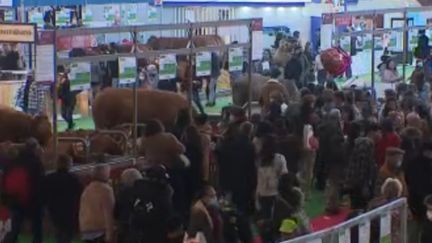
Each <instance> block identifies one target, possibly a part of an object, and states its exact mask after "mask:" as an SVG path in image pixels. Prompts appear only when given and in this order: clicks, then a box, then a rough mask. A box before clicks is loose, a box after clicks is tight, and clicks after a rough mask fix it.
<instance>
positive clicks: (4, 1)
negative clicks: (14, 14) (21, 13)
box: [0, 0, 13, 8]
mask: <svg viewBox="0 0 432 243" xmlns="http://www.w3.org/2000/svg"><path fill="white" fill-rule="evenodd" d="M12 3H13V1H12V0H0V7H9V8H10V7H13V5H12Z"/></svg>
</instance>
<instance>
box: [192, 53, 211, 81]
mask: <svg viewBox="0 0 432 243" xmlns="http://www.w3.org/2000/svg"><path fill="white" fill-rule="evenodd" d="M195 62H196V76H197V77H203V76H210V74H211V65H212V60H211V53H210V52H198V53H197V54H196V60H195Z"/></svg>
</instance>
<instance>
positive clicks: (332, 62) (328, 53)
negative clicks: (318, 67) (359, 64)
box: [321, 48, 351, 76]
mask: <svg viewBox="0 0 432 243" xmlns="http://www.w3.org/2000/svg"><path fill="white" fill-rule="evenodd" d="M321 62H322V64H323V66H324V69H325V70H326V71H327V72H329V73H330V74H331V75H334V76H340V75H342V74H344V73H345V71H346V70H347V69H348V68H349V66H350V65H351V56H350V55H349V54H348V53H347V52H346V51H344V50H342V49H341V48H329V49H326V50H324V51H322V52H321Z"/></svg>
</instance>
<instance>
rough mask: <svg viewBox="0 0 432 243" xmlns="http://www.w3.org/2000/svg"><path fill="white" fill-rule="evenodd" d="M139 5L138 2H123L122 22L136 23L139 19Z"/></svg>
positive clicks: (127, 23)
mask: <svg viewBox="0 0 432 243" xmlns="http://www.w3.org/2000/svg"><path fill="white" fill-rule="evenodd" d="M137 13H138V5H137V4H123V5H121V17H122V24H125V25H131V24H136V23H137V21H138V14H137Z"/></svg>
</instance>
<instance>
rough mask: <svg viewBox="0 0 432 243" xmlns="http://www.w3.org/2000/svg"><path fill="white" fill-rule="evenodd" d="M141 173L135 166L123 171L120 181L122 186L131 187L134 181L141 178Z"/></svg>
mask: <svg viewBox="0 0 432 243" xmlns="http://www.w3.org/2000/svg"><path fill="white" fill-rule="evenodd" d="M142 178H143V177H142V175H141V173H140V172H139V171H138V170H137V169H135V168H129V169H126V170H124V171H123V173H122V174H121V176H120V181H121V183H122V184H123V185H124V186H127V187H132V186H133V184H134V183H135V181H137V180H139V179H142Z"/></svg>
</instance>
